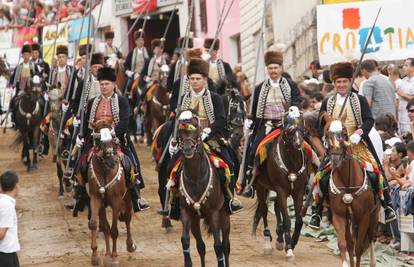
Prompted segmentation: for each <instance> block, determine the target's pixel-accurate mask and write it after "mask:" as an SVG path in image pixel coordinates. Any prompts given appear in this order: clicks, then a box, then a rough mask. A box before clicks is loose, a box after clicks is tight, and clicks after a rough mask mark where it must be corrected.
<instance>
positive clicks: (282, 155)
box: [253, 107, 308, 260]
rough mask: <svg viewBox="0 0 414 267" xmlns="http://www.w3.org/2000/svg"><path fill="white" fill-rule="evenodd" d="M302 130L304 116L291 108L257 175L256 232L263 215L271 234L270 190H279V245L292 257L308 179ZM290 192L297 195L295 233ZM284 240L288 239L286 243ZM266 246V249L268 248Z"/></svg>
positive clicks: (277, 210) (293, 195)
mask: <svg viewBox="0 0 414 267" xmlns="http://www.w3.org/2000/svg"><path fill="white" fill-rule="evenodd" d="M294 108H296V107H294ZM296 109H297V108H296ZM297 112H298V110H297ZM302 130H303V119H302V116H300V117H295V118H293V117H292V116H291V115H289V112H286V113H285V114H284V120H283V131H282V133H281V134H280V135H279V136H278V137H277V138H276V140H275V142H274V144H273V145H272V148H271V150H270V151H269V153H268V158H267V159H266V160H265V162H263V164H262V165H261V168H260V174H259V175H258V177H257V179H255V184H256V190H257V202H258V207H257V210H256V214H255V217H254V224H253V232H255V231H256V228H257V225H258V222H259V220H260V218H263V222H264V235H265V238H266V239H267V237H271V235H270V231H269V229H268V228H267V218H266V216H267V209H268V207H267V196H268V192H269V191H270V190H272V191H275V192H276V193H277V199H276V201H275V214H276V220H277V227H276V234H277V240H276V248H277V249H278V250H283V247H284V248H285V251H286V256H287V259H288V260H293V259H294V254H293V250H294V248H295V246H296V244H297V243H298V240H299V236H300V231H301V229H302V225H303V221H302V216H301V213H300V212H301V209H302V206H303V195H304V191H305V186H306V183H307V181H308V172H307V168H306V165H307V159H306V152H305V150H304V147H303V144H304V140H303V133H302ZM289 195H290V196H292V198H293V203H294V208H295V229H294V232H293V235H291V221H290V218H289V214H288V208H287V198H288V196H289ZM283 241H285V244H284V245H283ZM269 245H270V244H267V245H266V247H267V248H269ZM266 247H265V248H266ZM266 250H267V249H265V252H267V251H266Z"/></svg>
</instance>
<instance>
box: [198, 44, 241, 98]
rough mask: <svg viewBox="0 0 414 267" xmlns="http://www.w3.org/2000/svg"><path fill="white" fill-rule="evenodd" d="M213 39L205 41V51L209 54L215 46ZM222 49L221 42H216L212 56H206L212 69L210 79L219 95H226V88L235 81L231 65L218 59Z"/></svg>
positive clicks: (209, 73)
mask: <svg viewBox="0 0 414 267" xmlns="http://www.w3.org/2000/svg"><path fill="white" fill-rule="evenodd" d="M213 42H214V39H213V38H206V39H205V40H204V49H205V50H206V53H208V51H209V49H210V47H211V46H212V45H213ZM219 49H220V40H216V42H215V43H214V46H213V47H212V49H211V54H210V55H209V54H204V55H205V56H207V57H208V62H209V63H210V68H209V72H208V77H209V78H210V79H212V80H213V82H214V85H215V87H216V90H217V92H218V93H219V94H221V95H224V93H225V89H226V86H227V85H228V84H229V83H232V82H234V81H235V78H234V75H233V70H232V69H231V67H230V64H229V63H227V62H224V61H223V60H222V59H220V58H219V57H218V50H219Z"/></svg>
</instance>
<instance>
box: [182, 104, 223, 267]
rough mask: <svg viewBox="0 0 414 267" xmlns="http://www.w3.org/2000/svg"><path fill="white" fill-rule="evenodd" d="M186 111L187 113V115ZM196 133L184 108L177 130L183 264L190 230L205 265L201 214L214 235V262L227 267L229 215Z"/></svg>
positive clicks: (186, 261)
mask: <svg viewBox="0 0 414 267" xmlns="http://www.w3.org/2000/svg"><path fill="white" fill-rule="evenodd" d="M188 114H190V115H189V116H187V115H188ZM183 116H184V117H186V122H185V125H186V127H181V126H182V125H183V121H182V120H181V119H182V118H183ZM200 133H201V131H200V129H199V126H198V119H197V118H196V117H195V116H194V115H191V112H190V111H184V112H183V113H182V114H181V115H180V123H179V131H178V137H179V143H180V149H181V151H182V153H183V155H184V159H183V168H182V172H181V178H180V181H179V188H180V191H181V196H180V207H181V222H182V224H183V232H182V236H181V243H182V247H183V254H184V266H186V267H189V266H192V261H191V257H190V230H191V232H192V233H193V235H194V237H195V239H196V241H197V250H198V253H199V255H200V259H201V266H203V267H204V266H205V253H206V250H205V244H204V242H203V239H202V236H201V229H200V219H202V218H203V219H204V224H205V226H206V228H207V230H208V233H209V234H212V235H213V237H214V250H215V252H216V256H217V265H218V266H219V267H224V266H227V267H228V266H230V265H229V254H230V239H229V235H230V217H229V214H228V213H227V211H226V208H225V206H224V193H223V189H222V184H221V182H220V178H219V177H218V174H217V171H216V170H215V168H214V167H213V166H212V165H211V162H210V160H209V158H208V156H207V154H206V152H205V150H204V147H203V143H202V141H201V139H200ZM223 255H224V257H223Z"/></svg>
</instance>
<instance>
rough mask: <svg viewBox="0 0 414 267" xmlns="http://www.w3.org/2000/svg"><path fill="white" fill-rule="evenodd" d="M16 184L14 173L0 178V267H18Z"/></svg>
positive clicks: (16, 179)
mask: <svg viewBox="0 0 414 267" xmlns="http://www.w3.org/2000/svg"><path fill="white" fill-rule="evenodd" d="M18 182H19V178H18V177H17V175H16V173H14V172H11V171H6V172H5V173H3V174H2V175H1V176H0V184H1V193H0V266H7V267H18V266H20V265H19V258H18V257H17V253H16V252H17V251H19V250H20V244H19V238H18V235H17V215H16V200H15V197H16V196H17V194H18V192H19V185H18Z"/></svg>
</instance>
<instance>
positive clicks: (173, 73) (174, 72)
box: [167, 37, 194, 90]
mask: <svg viewBox="0 0 414 267" xmlns="http://www.w3.org/2000/svg"><path fill="white" fill-rule="evenodd" d="M184 41H185V37H180V38H179V39H178V43H177V48H176V50H177V51H178V52H179V55H180V56H179V57H178V59H177V61H176V62H174V64H173V65H172V66H171V70H170V73H169V74H168V79H167V88H168V89H169V90H172V88H173V86H174V83H175V82H176V81H177V80H179V79H180V76H181V71H182V70H181V68H182V67H183V64H182V63H183V62H182V61H183V60H182V57H183V56H184V55H183V49H184ZM193 47H194V42H193V38H188V46H187V48H188V49H192V48H193ZM187 53H188V51H187ZM184 65H185V64H184ZM184 67H185V66H184Z"/></svg>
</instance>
